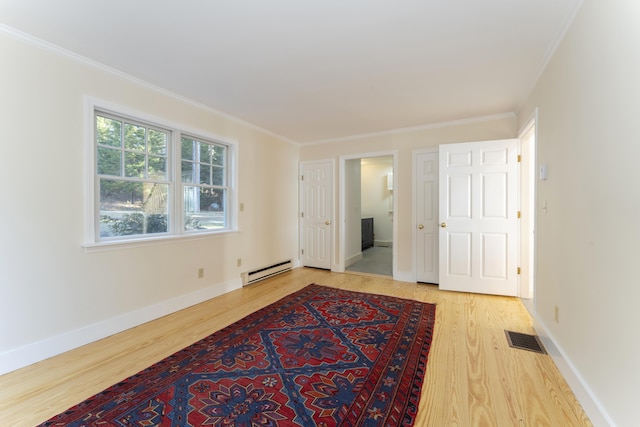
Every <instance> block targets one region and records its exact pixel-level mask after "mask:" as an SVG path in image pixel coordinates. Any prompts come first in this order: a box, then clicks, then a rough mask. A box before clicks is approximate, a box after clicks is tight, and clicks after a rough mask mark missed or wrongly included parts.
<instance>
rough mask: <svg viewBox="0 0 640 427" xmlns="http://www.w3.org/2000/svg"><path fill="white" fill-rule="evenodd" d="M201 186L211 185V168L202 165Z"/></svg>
mask: <svg viewBox="0 0 640 427" xmlns="http://www.w3.org/2000/svg"><path fill="white" fill-rule="evenodd" d="M199 166H200V184H211V166H209V165H203V164H200V165H199Z"/></svg>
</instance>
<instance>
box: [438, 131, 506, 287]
mask: <svg viewBox="0 0 640 427" xmlns="http://www.w3.org/2000/svg"><path fill="white" fill-rule="evenodd" d="M517 149H518V144H517V140H516V139H510V140H500V141H482V142H473V143H462V144H444V145H440V156H439V157H440V165H439V166H440V209H439V210H440V289H444V290H453V291H464V292H476V293H485V294H497V295H512V296H516V295H517V294H518V276H517V274H518V272H517V270H518V265H517V253H518V246H517V245H518V218H517V214H518V211H517V209H518V208H517V197H518V163H517V162H518V155H517Z"/></svg>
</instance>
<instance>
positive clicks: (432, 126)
mask: <svg viewBox="0 0 640 427" xmlns="http://www.w3.org/2000/svg"><path fill="white" fill-rule="evenodd" d="M515 118H516V113H514V112H509V113H502V114H493V115H489V116H478V117H470V118H468V119H460V120H450V121H446V122H437V123H430V124H425V125H418V126H410V127H405V128H396V129H389V130H383V131H380V132H371V133H361V134H356V135H350V136H341V137H337V138H330V139H323V140H319V141H312V142H303V143H300V146H303V147H309V146H311V145H320V144H329V143H332V142H346V141H352V140H356V139H364V138H373V137H377V136H384V135H395V134H399V133H408V132H417V131H421V130H428V129H437V128H443V127H450V126H463V125H468V124H472V123H480V122H490V121H493V120H503V119H515Z"/></svg>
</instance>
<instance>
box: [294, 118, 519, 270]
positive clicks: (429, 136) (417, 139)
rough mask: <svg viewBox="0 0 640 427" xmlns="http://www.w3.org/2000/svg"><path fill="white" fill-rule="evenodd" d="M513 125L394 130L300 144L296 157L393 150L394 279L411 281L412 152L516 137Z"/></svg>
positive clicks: (495, 122) (495, 121)
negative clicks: (395, 265)
mask: <svg viewBox="0 0 640 427" xmlns="http://www.w3.org/2000/svg"><path fill="white" fill-rule="evenodd" d="M516 127H517V123H516V118H515V115H510V114H505V115H502V116H495V117H488V118H484V119H478V120H468V121H461V122H452V123H448V124H440V125H437V126H425V127H422V128H415V129H405V130H398V131H395V132H386V133H380V134H374V135H364V136H362V137H359V138H348V139H344V140H336V141H331V142H326V143H321V144H311V145H304V144H303V145H302V146H301V147H300V157H301V160H302V161H307V160H318V159H328V158H336V159H338V158H340V156H351V157H353V156H357V155H362V156H361V157H367V155H366V154H370V153H381V152H389V151H391V150H394V151H395V150H397V152H398V155H397V167H396V172H395V174H394V190H393V197H394V198H397V202H396V203H397V206H398V212H397V213H396V220H397V221H398V224H397V236H396V242H397V247H395V248H394V253H395V255H396V257H397V263H398V264H397V269H394V278H396V279H398V280H404V281H409V282H410V281H414V280H415V272H414V266H413V259H414V256H413V251H414V248H413V232H414V228H413V225H412V210H413V201H412V200H411V197H412V190H411V189H412V185H413V183H412V181H413V166H412V151H413V150H416V149H419V148H431V147H437V146H438V144H446V143H453V142H468V141H482V140H492V139H504V138H514V137H516V134H517V131H516ZM339 182H340V177H339V176H337V177H336V187H335V192H334V194H335V201H334V203H335V204H336V206H338V204H339V200H338V196H339V192H338V184H337V183H339ZM339 232H340V230H339V229H337V227H336V229H335V234H334V236H333V243H334V248H333V251H332V252H333V253H334V254H336V256H340V251H339V250H338V242H339V237H340V235H339Z"/></svg>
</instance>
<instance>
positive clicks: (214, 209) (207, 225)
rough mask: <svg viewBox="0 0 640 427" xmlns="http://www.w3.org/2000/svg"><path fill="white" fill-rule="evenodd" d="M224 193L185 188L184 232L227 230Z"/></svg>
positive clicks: (221, 191) (209, 189)
mask: <svg viewBox="0 0 640 427" xmlns="http://www.w3.org/2000/svg"><path fill="white" fill-rule="evenodd" d="M224 200H225V197H224V191H223V190H216V189H211V188H201V187H187V186H185V187H184V230H187V231H188V230H216V229H220V228H226V226H227V220H226V214H225V211H224Z"/></svg>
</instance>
